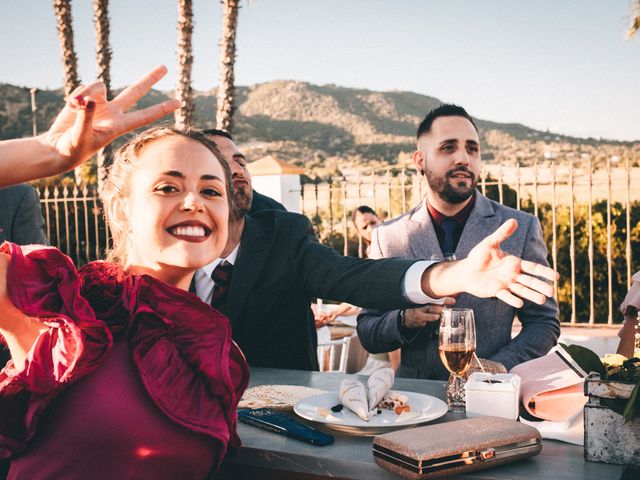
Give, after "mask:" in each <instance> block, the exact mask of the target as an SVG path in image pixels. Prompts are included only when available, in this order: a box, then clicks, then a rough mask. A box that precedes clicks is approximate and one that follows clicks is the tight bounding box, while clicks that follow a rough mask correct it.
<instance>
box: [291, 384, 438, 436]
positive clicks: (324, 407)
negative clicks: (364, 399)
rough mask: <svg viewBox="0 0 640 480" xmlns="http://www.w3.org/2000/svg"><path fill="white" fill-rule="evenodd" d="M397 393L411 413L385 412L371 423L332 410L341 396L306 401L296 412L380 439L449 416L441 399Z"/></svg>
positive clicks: (319, 397)
mask: <svg viewBox="0 0 640 480" xmlns="http://www.w3.org/2000/svg"><path fill="white" fill-rule="evenodd" d="M394 391H395V392H398V393H401V394H403V395H406V396H407V398H408V399H409V406H410V407H411V411H410V412H406V413H402V414H400V415H398V414H397V413H396V412H395V411H393V410H386V409H382V413H380V414H379V415H371V416H370V418H369V421H368V422H367V421H365V420H362V419H361V418H360V417H358V416H357V415H356V414H355V413H353V412H352V411H351V410H349V409H348V408H347V407H343V408H342V410H341V411H340V412H332V411H331V407H333V406H335V405H338V404H339V403H341V402H340V397H339V396H338V392H329V393H322V394H319V395H313V396H311V397H307V398H304V399H302V400H300V401H299V402H298V403H296V404H295V406H294V407H293V411H294V412H295V413H296V414H297V415H299V416H300V417H302V418H304V419H306V420H311V421H312V422H317V423H321V424H324V425H326V426H327V427H330V428H333V429H335V430H339V431H341V432H345V433H351V434H357V435H378V434H379V433H383V432H388V431H391V430H397V429H400V428H406V427H413V426H416V425H420V424H421V423H426V422H430V421H431V420H435V419H436V418H440V417H442V416H443V415H444V414H445V413H447V404H446V403H445V402H443V401H442V400H440V399H439V398H436V397H432V396H431V395H424V394H422V393H415V392H405V391H400V390H394ZM327 412H328V414H327Z"/></svg>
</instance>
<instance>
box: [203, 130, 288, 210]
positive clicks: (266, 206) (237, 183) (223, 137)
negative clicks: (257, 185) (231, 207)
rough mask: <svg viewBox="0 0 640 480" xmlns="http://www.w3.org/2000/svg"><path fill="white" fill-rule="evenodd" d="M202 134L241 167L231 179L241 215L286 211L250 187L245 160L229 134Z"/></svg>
mask: <svg viewBox="0 0 640 480" xmlns="http://www.w3.org/2000/svg"><path fill="white" fill-rule="evenodd" d="M203 132H204V134H205V135H206V136H207V137H209V139H210V140H212V141H213V142H215V144H216V145H217V146H218V149H219V150H220V152H221V153H222V155H223V156H224V157H225V158H228V159H231V160H230V161H233V162H235V163H237V164H238V165H240V166H242V167H243V168H239V169H236V170H235V171H234V172H233V178H232V181H233V188H234V190H235V193H236V208H239V209H240V212H241V213H243V212H244V213H247V214H249V215H253V214H254V213H258V212H262V211H263V210H282V211H285V212H286V211H287V209H286V208H284V205H282V204H281V203H280V202H277V201H275V200H274V199H273V198H271V197H267V196H266V195H262V194H261V193H259V192H256V191H255V190H254V189H253V187H252V185H251V173H249V170H247V169H246V168H244V167H246V166H247V158H246V157H245V156H244V154H243V153H242V152H241V151H240V150H239V149H238V147H237V146H236V144H235V142H234V141H233V137H232V136H231V134H230V133H229V132H225V131H224V130H217V129H215V128H210V129H208V130H203ZM245 211H246V212H245Z"/></svg>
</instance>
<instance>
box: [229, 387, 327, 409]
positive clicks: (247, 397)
mask: <svg viewBox="0 0 640 480" xmlns="http://www.w3.org/2000/svg"><path fill="white" fill-rule="evenodd" d="M321 393H327V392H325V391H324V390H318V389H316V388H309V387H300V386H297V385H260V386H258V387H251V388H248V389H247V390H246V391H245V392H244V395H243V396H242V399H241V400H240V403H239V404H238V408H251V409H254V408H273V409H275V410H292V409H293V406H294V405H295V404H296V403H298V402H299V401H300V400H302V399H303V398H307V397H310V396H312V395H319V394H321Z"/></svg>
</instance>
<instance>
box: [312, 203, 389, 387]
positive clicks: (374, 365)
mask: <svg viewBox="0 0 640 480" xmlns="http://www.w3.org/2000/svg"><path fill="white" fill-rule="evenodd" d="M351 221H352V222H353V225H354V227H355V229H356V232H358V236H359V237H360V238H361V239H362V242H363V243H364V247H365V251H364V255H365V257H368V256H369V246H370V245H371V234H372V232H373V229H374V228H376V227H377V226H378V225H380V224H381V223H382V220H381V219H380V217H379V216H378V214H377V213H376V212H375V210H373V209H372V208H371V207H369V206H368V205H360V206H359V207H357V208H355V209H354V210H353V212H352V214H351ZM361 310H362V309H361V308H360V307H356V306H353V305H351V304H349V303H341V304H340V305H338V306H337V307H336V308H335V309H332V310H330V311H320V309H318V310H314V314H315V321H316V328H318V342H319V343H320V338H321V332H322V335H323V338H325V339H326V336H327V334H326V333H323V332H324V331H323V330H321V329H327V330H328V327H327V325H328V324H330V323H332V322H334V321H335V320H336V318H337V317H342V316H345V317H348V316H353V315H358V314H359V313H360V311H361ZM398 366H400V349H396V350H393V351H391V352H382V353H370V354H369V355H368V356H367V362H366V364H365V365H364V366H363V368H362V369H361V370H360V371H359V372H358V373H359V374H362V375H369V374H371V373H372V372H373V371H374V370H377V369H378V368H384V367H391V368H393V369H394V370H396V369H397V368H398Z"/></svg>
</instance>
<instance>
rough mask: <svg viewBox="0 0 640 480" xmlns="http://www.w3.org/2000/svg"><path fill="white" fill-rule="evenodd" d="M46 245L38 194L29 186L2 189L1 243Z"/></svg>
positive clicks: (0, 212)
mask: <svg viewBox="0 0 640 480" xmlns="http://www.w3.org/2000/svg"><path fill="white" fill-rule="evenodd" d="M4 241H9V242H13V243H17V244H19V245H29V244H32V243H38V244H43V245H44V244H46V243H47V236H46V235H45V233H44V218H42V210H41V208H40V200H39V199H38V194H37V192H36V191H35V190H34V189H33V188H32V187H30V186H29V185H25V184H22V185H14V186H13V187H7V188H0V243H2V242H4Z"/></svg>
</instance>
